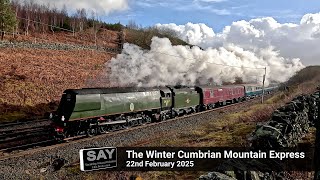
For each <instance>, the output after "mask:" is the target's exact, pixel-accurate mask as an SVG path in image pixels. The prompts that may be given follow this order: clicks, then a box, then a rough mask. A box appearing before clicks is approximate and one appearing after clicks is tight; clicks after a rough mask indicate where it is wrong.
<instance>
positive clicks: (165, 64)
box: [107, 37, 304, 86]
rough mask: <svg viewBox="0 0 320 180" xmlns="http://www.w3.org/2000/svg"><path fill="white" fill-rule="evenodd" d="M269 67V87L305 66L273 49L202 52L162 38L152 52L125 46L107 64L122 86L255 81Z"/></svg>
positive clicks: (154, 42) (231, 48) (154, 41)
mask: <svg viewBox="0 0 320 180" xmlns="http://www.w3.org/2000/svg"><path fill="white" fill-rule="evenodd" d="M217 64H223V65H228V66H220V65H217ZM232 66H237V67H239V66H240V67H241V66H243V67H251V68H237V67H232ZM265 66H266V67H267V84H268V83H269V82H270V81H285V80H287V78H289V77H290V76H292V75H293V74H294V73H295V72H296V71H297V70H300V69H301V68H303V67H304V66H303V65H302V63H301V62H300V60H299V59H292V60H290V59H286V58H283V57H281V56H279V54H278V52H276V51H274V50H273V49H272V48H271V47H268V48H263V49H259V50H256V52H252V51H246V50H244V49H242V48H240V47H238V46H235V45H233V44H229V45H227V46H225V47H220V48H216V49H213V48H208V49H206V50H201V49H200V48H199V47H193V48H190V47H189V46H172V44H171V42H170V41H169V39H167V38H158V37H154V38H153V39H152V44H151V50H150V51H147V50H142V49H141V48H140V47H138V46H136V45H132V44H125V45H124V49H123V52H122V54H119V55H118V56H117V58H113V59H112V60H111V61H110V62H108V63H107V67H108V68H110V74H109V77H110V79H111V81H112V82H116V83H118V85H121V86H130V85H137V86H163V85H176V84H183V85H194V84H208V83H212V82H214V83H217V84H220V83H221V82H222V81H233V80H234V78H235V77H237V76H238V77H241V78H243V80H244V81H252V80H253V79H255V78H256V76H257V75H259V76H261V75H263V74H264V70H263V69H256V68H261V67H265ZM259 79H262V78H260V77H259Z"/></svg>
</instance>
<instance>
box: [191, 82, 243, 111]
mask: <svg viewBox="0 0 320 180" xmlns="http://www.w3.org/2000/svg"><path fill="white" fill-rule="evenodd" d="M196 91H197V92H198V93H199V94H200V98H201V102H200V103H201V104H202V105H203V106H204V108H206V109H212V108H214V107H219V106H222V105H226V104H227V103H235V102H239V101H242V100H243V99H244V97H245V91H244V86H237V85H230V86H197V87H196Z"/></svg>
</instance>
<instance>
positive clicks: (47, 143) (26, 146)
mask: <svg viewBox="0 0 320 180" xmlns="http://www.w3.org/2000/svg"><path fill="white" fill-rule="evenodd" d="M267 97H268V96H267ZM257 100H258V99H257V98H255V99H250V100H247V101H243V102H238V103H235V104H229V105H226V106H223V107H218V108H214V109H211V110H207V111H202V112H199V113H196V114H189V115H185V116H181V117H177V118H173V119H167V120H165V121H161V122H157V123H148V124H142V125H138V126H135V127H131V128H127V129H118V130H114V131H111V132H105V133H101V134H110V135H115V134H120V133H123V132H130V131H136V130H138V129H140V128H146V127H150V126H156V125H159V124H162V123H168V122H173V121H179V120H181V119H184V118H188V117H193V116H198V115H200V114H206V113H211V112H213V111H220V112H219V113H224V111H223V110H226V109H229V108H232V107H236V106H239V105H241V104H245V103H250V102H253V101H257ZM258 101H259V100H258ZM39 130H40V129H39ZM38 132H39V131H38ZM40 132H41V130H40ZM13 134H14V132H12V135H13ZM172 134H174V133H172ZM21 135H23V133H22V134H21ZM39 135H44V136H45V135H48V134H41V133H40V134H37V133H35V134H30V136H28V137H29V139H30V138H32V137H33V138H39ZM166 135H168V134H166ZM98 136H100V135H97V136H94V137H98ZM2 137H5V136H2ZM162 137H163V136H162V135H157V136H155V137H153V138H152V140H145V141H141V142H139V143H137V144H134V145H136V146H143V145H147V144H149V143H151V142H154V141H155V140H157V139H161V138H162ZM86 139H88V137H87V136H86V135H80V136H75V137H69V138H66V139H64V140H63V141H55V140H53V139H45V140H41V141H38V142H28V143H25V144H15V145H14V146H6V147H2V146H1V145H2V143H1V134H0V154H1V153H2V154H8V153H15V152H16V151H21V150H30V149H34V148H38V147H46V146H51V145H64V144H67V143H70V142H74V141H78V140H80V141H81V140H86ZM21 140H23V138H22V139H21ZM3 142H4V141H3ZM9 142H10V141H7V143H9ZM10 144H12V142H10ZM0 156H1V155H0Z"/></svg>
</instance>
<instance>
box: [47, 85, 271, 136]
mask: <svg viewBox="0 0 320 180" xmlns="http://www.w3.org/2000/svg"><path fill="white" fill-rule="evenodd" d="M276 88H277V86H272V87H268V88H265V89H264V92H265V93H266V94H268V93H271V92H272V91H274V90H275V89H276ZM262 93H263V92H262V87H261V86H258V85H250V84H249V85H248V84H246V85H229V86H195V87H187V86H166V87H161V88H85V89H67V90H65V91H64V92H63V95H62V97H61V101H60V104H59V107H58V109H57V111H56V112H55V113H53V114H51V115H50V119H51V121H52V127H53V129H54V137H55V138H57V139H64V138H66V137H71V136H78V135H87V136H93V135H97V134H100V133H105V132H108V131H115V130H119V129H124V128H129V127H132V126H138V125H141V124H146V123H152V122H159V121H164V120H166V119H171V118H175V117H177V116H183V115H186V114H191V113H196V112H200V111H205V110H207V109H212V108H216V107H220V106H223V105H226V104H231V103H237V102H240V101H244V100H246V99H248V98H253V97H256V96H260V95H262Z"/></svg>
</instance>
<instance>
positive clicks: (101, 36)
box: [5, 28, 119, 48]
mask: <svg viewBox="0 0 320 180" xmlns="http://www.w3.org/2000/svg"><path fill="white" fill-rule="evenodd" d="M118 33H119V32H117V31H110V30H107V29H101V30H100V31H99V32H98V33H97V38H96V40H97V41H96V42H95V35H94V31H93V29H92V28H91V29H87V30H85V31H84V32H76V33H75V34H74V35H73V33H72V32H55V33H30V34H29V35H28V36H26V35H25V34H23V33H22V34H19V35H15V36H14V37H13V36H12V35H7V36H5V39H6V40H9V41H28V42H37V43H64V44H74V45H95V44H97V46H102V47H112V48H117V47H118V45H117V43H118Z"/></svg>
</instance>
